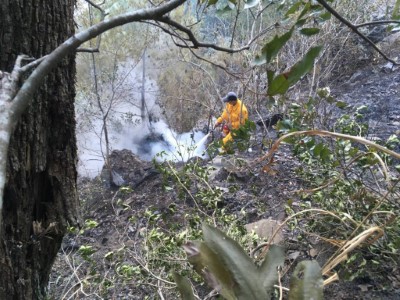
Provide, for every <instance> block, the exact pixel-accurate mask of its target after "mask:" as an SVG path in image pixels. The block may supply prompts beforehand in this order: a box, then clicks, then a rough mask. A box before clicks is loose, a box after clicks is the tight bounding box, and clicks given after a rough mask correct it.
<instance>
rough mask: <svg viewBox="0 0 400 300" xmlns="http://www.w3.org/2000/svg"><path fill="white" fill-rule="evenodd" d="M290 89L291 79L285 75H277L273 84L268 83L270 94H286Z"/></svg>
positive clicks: (268, 92)
mask: <svg viewBox="0 0 400 300" xmlns="http://www.w3.org/2000/svg"><path fill="white" fill-rule="evenodd" d="M288 89H289V81H288V80H287V79H286V77H285V75H283V74H280V75H278V76H276V77H275V78H274V79H273V80H272V82H271V84H269V85H268V91H267V94H268V95H269V96H275V95H278V94H281V95H282V94H284V93H286V91H287V90H288Z"/></svg>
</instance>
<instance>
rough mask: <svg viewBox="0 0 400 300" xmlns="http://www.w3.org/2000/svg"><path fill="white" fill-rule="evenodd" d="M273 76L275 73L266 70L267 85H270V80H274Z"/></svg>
mask: <svg viewBox="0 0 400 300" xmlns="http://www.w3.org/2000/svg"><path fill="white" fill-rule="evenodd" d="M274 75H275V71H272V70H267V80H268V85H270V84H271V82H272V80H274Z"/></svg>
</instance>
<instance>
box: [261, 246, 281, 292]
mask: <svg viewBox="0 0 400 300" xmlns="http://www.w3.org/2000/svg"><path fill="white" fill-rule="evenodd" d="M284 263H285V254H284V251H283V249H282V247H279V246H276V245H271V246H270V248H269V250H268V253H267V255H266V256H265V258H264V261H263V262H262V264H261V266H260V268H259V273H260V275H259V277H260V278H262V279H263V287H264V288H265V289H266V291H267V293H268V294H270V293H271V292H272V289H273V288H274V284H275V283H276V282H277V281H278V267H279V266H283V265H284Z"/></svg>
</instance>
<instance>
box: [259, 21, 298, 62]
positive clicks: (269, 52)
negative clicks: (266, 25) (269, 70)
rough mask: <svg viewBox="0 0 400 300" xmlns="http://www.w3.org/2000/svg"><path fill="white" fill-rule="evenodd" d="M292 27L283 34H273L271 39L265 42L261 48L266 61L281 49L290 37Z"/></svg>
mask: <svg viewBox="0 0 400 300" xmlns="http://www.w3.org/2000/svg"><path fill="white" fill-rule="evenodd" d="M293 29H294V28H293V27H292V28H291V29H290V30H289V31H288V32H286V33H285V34H283V35H282V36H275V37H274V38H273V39H272V41H270V42H269V43H267V44H266V45H265V46H264V47H263V49H262V54H263V55H264V56H265V58H266V61H267V63H269V62H270V61H271V60H272V59H273V58H274V57H275V56H276V55H277V54H278V52H279V50H281V49H282V47H283V46H284V45H285V44H286V42H287V41H288V40H289V39H290V37H291V36H292V33H293Z"/></svg>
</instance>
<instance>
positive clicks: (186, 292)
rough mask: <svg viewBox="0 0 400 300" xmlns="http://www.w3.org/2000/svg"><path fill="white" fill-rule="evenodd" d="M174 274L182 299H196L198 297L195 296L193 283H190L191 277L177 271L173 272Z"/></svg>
mask: <svg viewBox="0 0 400 300" xmlns="http://www.w3.org/2000/svg"><path fill="white" fill-rule="evenodd" d="M172 275H173V276H174V280H175V282H176V285H177V287H178V290H179V294H180V295H181V298H182V300H195V299H196V298H195V297H194V294H193V289H192V285H191V284H190V281H189V279H187V278H186V277H184V276H181V275H179V274H178V273H176V272H173V274H172Z"/></svg>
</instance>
